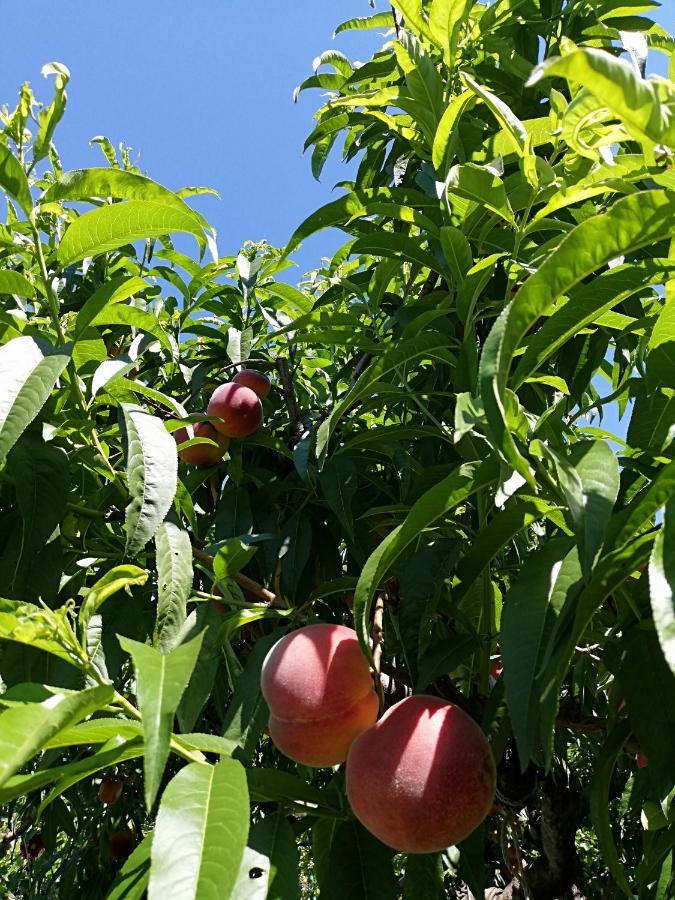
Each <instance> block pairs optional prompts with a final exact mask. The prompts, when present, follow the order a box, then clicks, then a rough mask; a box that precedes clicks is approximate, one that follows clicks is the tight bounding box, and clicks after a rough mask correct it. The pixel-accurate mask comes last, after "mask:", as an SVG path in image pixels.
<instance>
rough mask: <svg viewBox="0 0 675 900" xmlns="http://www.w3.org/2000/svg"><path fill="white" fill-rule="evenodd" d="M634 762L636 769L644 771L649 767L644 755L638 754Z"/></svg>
mask: <svg viewBox="0 0 675 900" xmlns="http://www.w3.org/2000/svg"><path fill="white" fill-rule="evenodd" d="M636 760H637V767H638V769H646V768H647V766H648V765H649V760H648V759H647V757H646V756H645V755H644V753H638V755H637V757H636Z"/></svg>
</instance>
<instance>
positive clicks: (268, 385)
mask: <svg viewBox="0 0 675 900" xmlns="http://www.w3.org/2000/svg"><path fill="white" fill-rule="evenodd" d="M232 381H233V382H234V383H235V384H243V385H244V387H247V388H251V390H252V391H253V392H254V393H255V394H257V395H258V396H259V397H260V399H261V400H264V399H265V397H266V396H267V395H268V394H269V392H270V391H271V390H272V382H271V381H270V380H269V378H268V377H267V375H263V373H262V372H258V370H257V369H242V370H241V372H237V374H236V375H235V376H234V378H233V379H232Z"/></svg>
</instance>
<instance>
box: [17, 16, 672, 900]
mask: <svg viewBox="0 0 675 900" xmlns="http://www.w3.org/2000/svg"><path fill="white" fill-rule="evenodd" d="M655 5H656V4H655V3H653V2H650V0H642V2H631V3H626V2H625V0H603V2H598V3H592V4H591V3H587V2H583V0H567V2H563V0H523V2H515V0H497V2H493V3H480V2H473V0H395V2H394V3H393V6H392V7H391V8H389V7H388V6H387V8H386V10H385V11H380V12H375V13H372V14H370V15H366V16H364V17H362V18H357V19H352V20H349V21H347V22H343V23H342V24H341V25H340V26H339V27H338V29H337V32H336V33H337V34H339V33H340V32H343V31H347V30H350V29H375V30H376V31H377V32H379V33H381V34H382V35H383V38H382V40H383V43H382V47H381V49H380V50H379V51H378V52H377V53H375V54H374V55H373V57H372V58H371V59H370V60H368V61H366V62H364V63H358V64H357V63H354V62H351V61H350V60H349V59H348V58H347V57H346V56H345V55H344V54H342V53H341V52H339V51H338V50H336V49H331V50H329V51H327V52H325V53H323V54H321V55H320V56H318V57H317V58H316V60H315V62H314V69H313V73H312V74H311V75H310V76H309V77H308V78H307V80H306V81H305V82H304V83H303V84H302V85H300V87H299V88H298V90H299V91H305V90H308V89H311V88H317V89H319V90H320V91H321V92H322V100H321V102H322V104H323V105H321V106H320V108H319V109H318V110H317V112H316V115H315V121H314V123H313V128H312V130H311V133H310V134H309V137H308V138H307V143H306V149H307V150H309V151H310V157H311V169H312V172H313V174H314V176H315V177H317V178H318V177H320V175H321V171H322V168H323V166H324V163H325V161H326V159H327V157H328V155H329V154H330V153H331V152H333V151H334V150H335V149H337V150H339V151H340V152H341V153H342V155H343V157H344V159H345V160H346V161H347V162H349V163H350V167H349V168H348V169H346V179H347V180H345V181H342V182H341V183H340V184H339V186H338V191H337V196H336V199H335V200H333V201H332V202H331V203H329V204H328V205H326V206H324V207H322V208H321V209H319V210H317V211H316V212H314V213H313V214H312V215H310V216H309V217H308V218H307V219H306V220H305V221H304V222H303V223H301V224H300V225H299V226H298V227H297V229H296V231H295V232H294V233H293V234H292V236H291V237H290V239H289V241H288V244H287V246H286V247H285V248H283V249H276V248H273V247H270V246H268V245H267V244H265V243H264V242H263V243H257V244H256V243H251V244H247V245H246V246H245V247H244V248H242V250H241V251H240V252H239V253H237V254H233V255H231V256H227V255H226V256H223V255H221V252H222V251H221V250H220V249H219V247H218V244H217V236H216V234H215V233H214V231H213V229H212V228H211V226H210V225H209V223H208V221H207V220H206V219H205V218H204V217H203V216H202V215H201V214H200V213H198V212H196V211H195V209H194V204H192V205H191V203H190V200H191V198H192V197H193V196H194V195H195V194H198V193H204V192H208V191H207V189H203V188H190V187H182V188H181V187H179V188H178V189H176V190H169V189H168V188H166V187H163V186H162V185H160V184H158V183H157V182H156V181H154V180H152V179H151V178H150V177H148V176H147V175H146V174H144V173H142V172H141V171H139V170H138V168H137V167H136V166H135V165H134V164H133V162H132V161H131V159H130V157H129V153H128V152H127V151H126V150H125V148H124V147H120V148H119V149H116V148H115V147H113V146H112V144H111V143H110V142H109V141H107V140H106V139H104V138H99V139H96V140H97V142H98V144H99V145H100V149H101V151H102V152H103V157H102V165H101V166H99V167H93V168H89V169H83V170H77V171H63V169H62V166H61V162H60V159H59V156H58V152H57V149H56V146H55V143H54V134H55V130H56V128H57V125H58V123H59V121H60V119H61V118H62V116H63V114H64V111H65V107H66V89H67V83H68V80H69V72H68V69H67V68H66V67H65V66H64V65H62V64H59V63H51V64H49V65H47V66H45V69H44V74H45V75H47V76H48V77H49V78H53V82H54V96H53V99H52V100H51V102H50V103H48V104H46V105H42V104H40V103H38V101H37V100H36V98H35V97H34V95H33V93H32V91H31V89H30V87H29V86H28V85H24V86H23V87H22V88H21V90H20V94H19V100H18V103H17V105H16V107H15V108H14V107H10V108H4V109H3V111H2V114H1V117H0V119H1V126H2V130H1V131H0V191H2V193H3V196H4V198H5V200H6V203H4V205H3V211H4V212H5V219H4V223H3V224H1V225H0V511H1V516H0V880H1V881H2V883H3V886H6V888H7V890H8V891H9V896H21V897H23V896H25V897H29V896H31V897H33V896H40V897H59V898H61V897H63V898H66V897H71V896H75V895H81V896H85V897H108V898H110V900H113V898H122V897H124V898H127V900H130V898H141V897H143V896H145V895H146V892H147V896H148V897H150V898H151V900H153V898H160V897H162V898H163V900H164V898H174V897H175V898H180V900H182V898H196V900H197V898H198V900H202V898H209V900H210V898H230V897H232V898H265V897H270V898H279V900H287V898H299V897H301V896H302V897H314V896H317V895H320V896H321V897H322V898H344V897H349V898H361V897H363V898H378V900H379V898H383V900H390V898H391V900H394V898H397V897H402V898H404V900H413V898H414V900H427V898H429V900H435V898H442V897H467V896H469V895H472V896H474V897H479V896H480V897H482V896H485V897H491V898H503V900H507V898H511V897H514V898H515V897H531V898H535V900H541V898H554V897H563V896H564V897H568V896H569V897H571V896H588V897H599V896H601V895H603V896H605V895H606V894H605V893H604V892H605V891H606V890H609V891H610V892H611V896H626V897H639V898H644V900H657V898H666V897H668V896H672V894H671V891H672V889H673V846H674V843H675V809H674V806H673V788H674V786H675V767H674V766H673V746H674V745H675V679H674V677H673V674H674V672H675V608H674V602H673V585H674V583H675V499H673V496H674V494H675V462H674V461H673V446H674V443H673V441H674V438H675V239H674V238H673V234H674V233H675V176H674V174H673V160H674V155H675V43H674V41H673V38H672V37H671V36H670V35H668V34H667V33H666V32H664V31H663V29H661V28H660V27H659V26H657V25H655V24H654V23H653V22H652V21H651V20H650V19H649V18H648V17H647V16H648V13H649V10H650V8H652V7H654V6H655ZM648 54H661V56H662V58H663V59H665V61H666V63H667V66H668V71H669V77H650V78H646V77H645V62H646V60H647V56H648ZM185 177H186V179H187V180H188V182H189V178H190V173H189V172H186V173H185ZM326 228H337V229H340V230H341V231H342V232H343V233H344V235H345V243H344V244H343V246H342V247H341V248H340V249H339V250H338V251H337V252H336V253H335V254H334V255H333V256H332V257H331V258H330V259H324V260H322V261H321V262H320V264H318V265H317V267H316V269H315V270H314V271H312V272H310V273H308V274H306V275H305V276H304V277H302V278H297V277H293V278H290V277H289V266H290V265H291V260H292V254H293V252H294V251H295V250H296V249H297V248H298V247H299V246H300V244H301V243H302V242H303V241H304V240H305V239H306V238H308V237H309V236H311V235H313V234H315V233H317V232H319V231H321V230H322V229H326ZM291 281H295V282H296V285H295V286H294V285H292V284H291ZM243 369H253V370H255V372H257V373H261V374H260V375H253V376H246V375H244V376H242V375H241V370H243ZM238 373H239V374H238ZM262 375H264V376H266V378H262ZM235 377H237V378H239V379H241V378H242V377H243V379H244V380H243V381H241V380H240V381H239V384H240V386H241V387H242V389H243V390H245V391H248V392H249V393H251V391H252V390H253V391H254V394H253V399H251V397H248V394H246V395H242V393H241V390H239V391H238V393H239V396H244V397H245V398H246V397H248V400H247V401H246V403H247V404H248V406H247V407H246V408H247V410H248V412H247V413H246V415H249V414H250V416H251V417H252V418H251V421H254V426H253V427H255V425H257V424H258V421H259V413H258V407H257V406H256V403H257V402H258V401H257V400H256V399H255V394H256V393H258V392H257V391H255V385H258V387H260V385H261V384H262V385H263V386H262V388H261V390H260V394H261V395H265V396H264V397H263V399H262V400H261V402H262V412H263V417H264V418H263V424H262V426H261V427H260V428H258V430H253V428H251V427H249V425H246V426H245V427H244V426H241V418H237V416H241V415H243V414H244V413H241V411H240V412H237V411H236V410H235V412H232V410H231V409H230V407H227V409H226V405H223V404H225V400H224V399H223V397H224V394H225V395H227V397H229V396H230V394H233V393H235V394H236V393H237V391H233V389H231V388H227V389H226V390H225V391H224V392H223V385H226V384H230V383H235V381H234V379H235ZM247 378H249V379H250V378H252V379H253V380H252V381H251V380H249V381H248V382H247V381H246V379H247ZM267 380H269V381H270V382H271V384H272V389H271V390H270V391H269V393H267ZM214 392H217V393H216V397H214V399H213V401H212V402H211V404H210V403H209V401H210V399H211V397H212V395H213V394H214ZM227 402H228V403H229V402H230V401H229V400H227ZM244 405H245V406H246V404H244ZM237 409H239V407H238V408H237ZM606 409H613V410H614V411H615V413H618V415H619V416H620V418H621V422H622V428H623V430H622V431H621V434H620V435H617V434H615V433H613V432H612V429H611V427H610V426H608V424H607V417H606V415H605V413H606ZM224 410H225V411H224ZM230 415H232V416H234V418H235V419H236V421H235V422H234V426H231V427H230V431H229V432H224V431H223V429H222V428H221V426H222V424H223V423H224V422H226V421H229V419H228V418H227V417H228V416H230ZM247 421H248V420H247ZM240 426H241V427H240ZM319 622H323V623H328V624H333V625H346V626H348V627H350V628H353V629H354V630H355V632H356V634H357V636H358V641H359V644H360V647H361V651H362V653H363V656H364V659H365V662H366V663H367V665H368V666H369V668H370V671H371V672H372V677H373V679H374V682H373V683H374V685H375V687H376V688H377V693H378V695H379V701H380V705H381V708H382V709H384V708H385V707H389V708H393V707H394V704H396V703H397V702H400V701H401V699H402V698H405V697H407V696H409V695H410V694H431V695H434V696H435V697H437V698H441V699H442V700H446V701H451V702H452V703H453V704H455V705H457V706H459V707H460V708H461V709H462V710H463V711H464V713H467V714H468V715H470V716H471V717H472V719H473V720H474V721H475V722H476V723H478V725H479V726H480V728H481V729H482V731H483V733H484V734H485V735H486V736H487V739H488V740H489V743H490V747H491V752H492V755H493V758H494V761H495V764H496V779H497V790H496V800H495V804H494V806H493V807H492V809H491V810H490V813H489V815H488V817H487V818H486V819H485V821H484V822H483V823H482V824H481V825H479V826H478V828H476V829H475V830H474V831H473V832H472V833H471V834H470V835H469V836H468V837H467V838H466V839H464V840H462V841H460V843H459V844H458V845H457V846H452V847H448V848H447V849H446V850H444V851H443V852H441V853H432V854H415V853H410V854H397V853H395V851H394V850H393V849H391V848H389V847H387V846H385V845H384V844H382V843H380V841H378V840H377V839H376V838H375V837H374V836H373V835H372V834H370V833H369V831H368V830H367V829H366V828H364V827H363V825H361V824H360V822H359V821H358V820H357V819H356V818H355V816H354V814H353V811H352V809H351V808H350V804H349V802H348V800H347V796H346V791H345V780H344V769H343V767H341V766H333V767H321V768H308V767H307V766H305V765H303V764H297V763H294V762H292V761H291V760H290V759H288V758H286V757H284V756H283V755H282V754H281V753H280V752H279V751H278V750H277V749H276V748H275V747H274V745H273V743H272V742H271V741H270V740H269V738H268V737H267V735H266V734H265V730H266V724H267V721H268V710H267V707H266V704H265V702H264V699H263V697H262V694H261V691H260V673H261V667H262V664H263V660H264V659H265V657H266V655H267V653H268V652H269V651H270V649H271V648H272V647H273V646H274V645H275V644H276V642H277V641H278V640H279V639H280V638H281V637H282V636H284V635H287V634H290V633H292V632H293V631H294V630H295V629H297V628H298V627H301V626H305V625H308V624H313V623H319ZM389 721H394V718H392V719H391V720H389ZM398 739H399V738H398V737H396V740H398ZM396 740H395V741H393V743H396ZM434 749H435V748H434V747H433V746H430V747H429V753H433V752H434ZM391 772H392V765H391V760H390V759H383V764H382V765H381V766H378V765H372V771H371V772H370V779H372V784H371V783H370V781H369V779H368V778H366V779H365V781H366V782H367V788H368V790H372V789H373V787H374V788H375V789H376V790H377V791H378V792H379V793H380V794H381V795H382V796H385V797H386V796H387V791H388V790H389V789H390V787H391V784H390V782H391V779H392V778H393V776H392V774H391ZM361 775H362V776H363V772H362V773H361ZM355 805H356V804H355ZM392 814H393V813H392ZM469 892H470V894H469Z"/></svg>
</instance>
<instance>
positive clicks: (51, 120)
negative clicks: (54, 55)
mask: <svg viewBox="0 0 675 900" xmlns="http://www.w3.org/2000/svg"><path fill="white" fill-rule="evenodd" d="M42 75H44V77H45V78H46V77H47V76H48V75H54V76H55V85H54V89H55V96H54V99H53V100H52V102H51V103H50V104H49V106H46V107H44V108H43V109H41V110H40V112H39V113H38V126H39V127H38V133H37V134H36V135H35V141H34V143H33V162H38V161H39V160H41V159H44V158H45V156H47V154H48V153H49V147H50V145H51V141H52V137H53V136H54V131H55V129H56V126H57V125H58V124H59V122H60V121H61V119H62V118H63V113H64V112H65V110H66V103H67V99H68V98H67V96H66V85H67V84H68V81H69V80H70V72H69V70H68V68H67V67H66V66H64V65H63V63H57V62H53V63H47V65H46V66H43V67H42Z"/></svg>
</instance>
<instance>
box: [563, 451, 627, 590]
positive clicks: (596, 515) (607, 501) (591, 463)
mask: <svg viewBox="0 0 675 900" xmlns="http://www.w3.org/2000/svg"><path fill="white" fill-rule="evenodd" d="M574 456H575V458H576V459H577V462H576V465H575V470H576V473H577V475H578V476H579V481H580V484H581V491H582V507H581V510H580V511H579V513H578V517H575V523H574V524H575V529H576V535H577V540H578V541H579V555H580V559H581V567H582V570H583V572H584V575H585V576H586V577H588V576H589V574H590V571H591V569H592V568H593V564H594V562H595V560H596V558H597V554H598V553H599V551H600V548H601V547H602V544H603V540H604V537H605V529H606V528H607V523H608V521H609V517H610V516H611V514H612V510H613V508H614V503H615V502H616V498H617V495H618V493H619V463H618V461H617V458H616V456H615V454H614V452H613V451H612V449H611V447H610V446H609V444H607V443H606V442H605V441H581V442H579V443H578V444H577V445H576V446H575V447H574ZM579 457H581V458H579ZM570 510H571V511H572V513H573V515H574V510H573V506H572V504H571V503H570Z"/></svg>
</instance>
